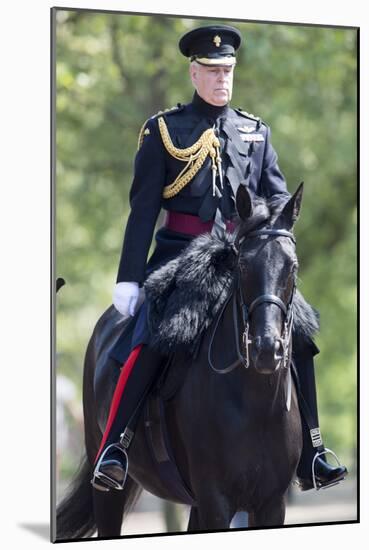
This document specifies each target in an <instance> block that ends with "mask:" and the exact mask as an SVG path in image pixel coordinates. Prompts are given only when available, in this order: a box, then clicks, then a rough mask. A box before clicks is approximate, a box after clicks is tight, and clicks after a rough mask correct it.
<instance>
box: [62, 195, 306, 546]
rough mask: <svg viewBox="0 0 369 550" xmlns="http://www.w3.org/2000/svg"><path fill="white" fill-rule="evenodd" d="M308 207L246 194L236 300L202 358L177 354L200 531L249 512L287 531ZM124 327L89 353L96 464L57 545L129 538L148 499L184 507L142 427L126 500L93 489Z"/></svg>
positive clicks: (232, 269) (175, 412)
mask: <svg viewBox="0 0 369 550" xmlns="http://www.w3.org/2000/svg"><path fill="white" fill-rule="evenodd" d="M301 198H302V185H300V187H299V188H298V190H297V191H296V193H295V194H294V195H293V196H292V197H291V199H290V200H289V201H288V202H287V204H286V205H285V206H284V207H283V208H282V207H275V206H273V204H272V203H271V201H269V203H268V201H264V200H261V199H260V200H259V199H258V200H257V201H255V200H254V201H252V200H251V198H250V195H249V193H248V192H247V190H246V189H245V188H244V187H243V186H240V187H239V191H238V193H237V197H236V206H237V210H238V213H239V217H240V225H239V227H238V230H237V233H236V237H232V239H231V238H230V237H229V239H228V240H227V242H226V246H225V245H224V246H225V248H224V250H223V252H224V253H223V255H222V258H223V260H224V262H225V263H226V264H227V269H228V273H229V274H230V281H231V282H230V286H229V289H228V290H227V293H228V296H227V299H226V300H225V301H224V300H223V303H222V307H221V308H219V307H218V309H217V312H218V313H217V314H216V315H215V316H213V318H212V321H211V323H210V326H208V327H207V328H206V330H204V331H203V334H202V338H201V344H200V345H199V348H198V351H197V353H196V356H195V358H194V359H193V360H192V361H191V362H190V363H189V361H188V357H187V356H186V354H185V353H183V354H182V353H175V355H174V358H175V360H174V363H173V364H172V366H171V368H173V369H176V368H180V366H181V365H182V367H183V364H184V362H186V363H187V367H186V368H187V373H186V377H185V380H184V382H183V384H182V385H181V387H180V388H179V390H178V391H177V393H176V394H175V396H174V397H173V398H172V399H171V400H170V401H168V403H167V404H166V410H167V420H168V429H169V434H170V437H171V443H172V447H173V451H174V455H175V459H176V462H177V465H178V468H179V471H180V473H181V475H182V478H183V479H184V480H185V482H186V483H187V486H188V487H189V488H190V490H191V492H192V494H193V496H194V499H195V501H196V505H195V506H193V507H192V508H191V513H190V518H189V523H188V530H189V531H197V530H202V531H206V530H220V529H228V528H229V526H230V523H231V520H232V518H233V516H234V514H235V513H236V512H237V511H241V510H243V511H247V512H248V513H249V526H251V527H253V526H279V525H283V523H284V517H285V497H286V493H287V490H288V488H289V486H290V484H291V481H292V480H293V478H294V475H295V471H296V467H297V464H298V461H299V458H300V454H301V449H302V435H301V419H300V412H299V407H298V401H297V394H296V389H295V385H294V383H293V379H292V383H291V368H290V365H291V356H292V340H293V336H292V333H294V332H295V331H296V330H297V329H298V328H299V324H300V329H301V330H303V317H304V312H303V309H304V304H305V305H306V302H304V300H303V298H302V297H301V295H300V294H299V293H298V291H296V274H297V257H296V251H295V239H294V236H293V234H292V228H293V225H294V223H295V221H296V219H297V216H298V214H299V210H300V205H301ZM207 238H208V239H209V243H211V242H212V241H211V239H212V237H211V236H210V235H208V236H207ZM214 238H215V237H214ZM203 243H204V240H203ZM223 244H224V243H223ZM120 319H121V318H120V315H119V314H118V313H117V312H116V310H115V309H114V307H110V308H109V309H108V310H107V311H106V312H105V313H104V314H103V315H102V317H101V318H100V319H99V321H98V323H97V325H96V327H95V329H94V332H93V334H92V337H91V339H90V342H89V344H88V348H87V352H86V357H85V367H84V380H83V404H84V417H85V444H86V452H87V457H86V458H85V460H84V462H83V464H82V466H81V469H80V472H79V474H78V475H77V477H76V479H75V481H74V483H73V485H72V487H71V491H70V493H69V495H68V496H67V497H66V498H65V499H64V501H63V502H62V503H61V504H60V505H59V507H58V511H57V540H66V539H71V538H74V539H75V538H82V537H88V536H91V535H92V534H93V533H94V532H95V531H96V529H97V531H98V536H100V537H114V536H119V535H120V532H121V526H122V521H123V517H124V515H125V513H126V512H128V511H129V509H130V508H131V507H132V505H133V504H134V502H135V501H136V499H137V497H138V495H139V493H140V491H141V490H142V488H144V489H146V490H148V491H150V492H151V493H153V494H154V495H157V496H159V497H161V498H164V499H169V500H172V499H173V496H172V495H171V493H170V491H169V490H168V489H167V487H165V486H164V485H163V483H162V482H161V480H160V479H159V478H158V476H157V474H156V472H155V470H154V468H153V462H152V458H151V456H150V453H149V452H148V449H147V445H146V439H145V433H144V431H145V428H144V420H143V418H142V417H141V418H140V420H139V422H138V425H137V429H136V433H135V438H134V440H133V442H132V444H131V447H130V450H129V475H128V477H127V482H126V485H125V487H124V490H123V491H116V490H111V491H110V492H106V493H105V492H101V491H97V490H96V489H93V487H92V486H91V484H90V480H91V477H92V472H93V463H94V459H95V456H96V454H97V452H98V449H99V445H100V441H101V437H102V432H103V428H104V425H105V422H106V419H107V413H108V410H109V403H110V400H111V398H112V394H113V391H114V386H115V384H116V381H117V375H116V376H115V379H114V376H107V378H106V380H105V381H103V382H101V384H100V386H101V387H98V388H95V387H94V377H95V371H96V369H97V368H98V366H99V365H100V364H102V363H103V362H106V360H107V354H108V352H109V350H110V349H111V347H112V345H113V344H114V343H115V342H116V340H117V338H118V336H119V334H121V331H122V327H123V325H122V322H121V320H120ZM301 327H302V328H301ZM235 353H236V360H235ZM230 363H232V364H231V365H230ZM245 367H246V368H245ZM220 372H221V373H222V375H221V374H220ZM123 534H124V532H123Z"/></svg>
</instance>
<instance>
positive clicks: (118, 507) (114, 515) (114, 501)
mask: <svg viewBox="0 0 369 550" xmlns="http://www.w3.org/2000/svg"><path fill="white" fill-rule="evenodd" d="M93 501H94V515H95V521H96V525H97V536H98V537H119V536H120V531H121V528H122V521H123V511H124V503H125V495H124V491H116V490H110V491H107V492H103V491H99V490H98V489H93Z"/></svg>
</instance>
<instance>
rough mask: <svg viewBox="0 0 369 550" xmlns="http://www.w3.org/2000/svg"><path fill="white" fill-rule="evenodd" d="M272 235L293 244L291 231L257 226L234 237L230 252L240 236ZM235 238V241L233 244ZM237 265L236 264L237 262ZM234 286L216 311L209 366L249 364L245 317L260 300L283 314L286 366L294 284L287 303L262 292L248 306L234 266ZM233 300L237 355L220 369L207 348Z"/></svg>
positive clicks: (226, 370)
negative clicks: (239, 307) (240, 329)
mask: <svg viewBox="0 0 369 550" xmlns="http://www.w3.org/2000/svg"><path fill="white" fill-rule="evenodd" d="M264 235H267V236H274V237H286V238H289V239H291V240H292V242H293V243H294V244H296V240H295V237H294V235H293V233H291V232H289V231H287V230H285V229H257V230H254V231H251V232H250V233H248V234H247V235H244V236H243V237H242V238H241V239H239V240H238V239H237V238H236V239H235V243H234V244H233V251H234V253H235V254H236V255H237V256H239V251H240V248H239V245H240V244H241V243H242V242H243V240H244V239H247V238H250V237H259V236H264ZM236 242H237V245H238V246H237V245H236ZM237 267H238V266H237ZM233 286H234V288H233V290H232V292H231V293H230V295H229V297H228V298H227V300H226V301H225V303H224V305H223V307H222V309H221V311H220V312H219V315H218V318H217V320H216V323H215V326H214V330H213V333H212V335H211V338H210V342H209V348H208V362H209V365H210V367H211V368H212V369H213V370H214V371H215V372H216V373H218V374H227V373H229V372H231V371H233V370H234V369H235V368H236V367H238V366H239V365H241V364H242V365H243V366H244V367H245V368H249V366H250V356H249V346H250V345H251V344H252V339H250V337H249V318H250V316H251V314H252V312H253V311H254V310H255V309H256V308H257V307H258V306H259V305H261V304H265V303H269V304H275V305H277V306H278V307H279V308H280V309H281V310H282V312H283V315H284V328H283V333H282V336H281V338H280V339H279V341H280V344H281V348H282V352H283V358H282V359H281V361H282V366H283V368H288V366H289V358H290V349H291V336H292V325H293V299H294V296H295V291H296V285H294V287H293V290H292V293H291V298H290V301H289V303H288V304H287V306H286V304H285V303H284V302H283V301H282V300H281V299H280V298H279V297H278V296H276V295H275V294H262V295H261V296H258V297H257V298H255V299H254V300H253V301H252V302H251V304H250V305H249V306H247V305H246V303H245V301H244V299H243V293H242V287H241V284H240V274H239V269H238V270H237V277H236V278H235V282H234V285H233ZM237 294H238V295H239V301H240V306H241V312H242V323H243V333H242V345H243V351H244V354H243V353H242V351H241V350H240V344H239V334H240V333H239V323H238V311H237ZM231 299H232V301H233V304H232V306H233V327H234V336H235V343H236V351H237V355H238V359H236V361H234V362H233V363H232V364H231V365H229V366H228V367H226V368H224V369H217V368H216V367H214V364H213V362H212V360H211V350H212V346H213V342H214V338H215V335H216V332H217V329H218V325H219V322H220V319H221V318H222V315H223V313H224V311H225V309H226V307H227V305H228V304H229V302H230V300H231Z"/></svg>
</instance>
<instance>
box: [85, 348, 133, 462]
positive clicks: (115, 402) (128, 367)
mask: <svg viewBox="0 0 369 550" xmlns="http://www.w3.org/2000/svg"><path fill="white" fill-rule="evenodd" d="M142 345H143V344H140V345H139V346H136V347H135V348H134V349H133V350H132V351H131V353H130V355H129V357H128V359H127V361H126V362H125V363H124V366H123V368H122V370H121V373H120V375H119V379H118V383H117V385H116V388H115V391H114V395H113V399H112V402H111V405H110V411H109V417H108V421H107V423H106V427H105V432H104V435H103V438H102V440H101V444H100V449H99V452H98V453H97V456H96V459H95V463H96V462H97V460H98V458H99V456H100V453H101V452H102V450H103V448H104V446H105V443H106V440H107V439H108V436H109V432H110V430H111V427H112V425H113V422H114V420H115V417H116V415H117V412H118V408H119V404H120V400H121V398H122V395H123V392H124V388H125V387H126V384H127V380H128V378H129V375H130V374H131V372H132V369H133V367H134V365H135V363H136V359H137V357H138V356H139V353H140V351H141V348H142Z"/></svg>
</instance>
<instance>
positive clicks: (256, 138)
mask: <svg viewBox="0 0 369 550" xmlns="http://www.w3.org/2000/svg"><path fill="white" fill-rule="evenodd" d="M240 44H241V34H240V32H239V31H238V30H237V29H235V28H233V27H230V26H223V25H218V26H207V27H200V28H197V29H194V30H192V31H190V32H188V33H186V34H185V35H184V36H183V37H182V38H181V40H180V42H179V49H180V51H181V53H182V54H183V55H185V56H186V57H188V58H189V59H190V76H191V80H192V83H193V85H194V88H195V90H196V91H195V93H194V96H193V99H192V102H191V103H189V104H188V105H178V106H177V107H176V108H173V109H170V110H167V111H164V112H161V113H159V114H158V115H155V116H153V117H151V118H150V119H149V120H148V121H146V123H145V124H144V125H143V128H142V130H141V132H140V136H139V146H138V152H137V155H136V159H135V171H134V179H133V183H132V188H131V192H130V204H131V212H130V216H129V219H128V223H127V227H126V231H125V237H124V243H123V249H122V255H121V260H120V265H119V270H118V277H117V284H116V286H115V288H114V294H113V302H114V305H115V307H116V309H117V310H118V311H119V312H120V313H121V314H122V315H125V316H127V315H131V316H132V321H131V322H130V325H129V327H128V328H127V330H126V331H125V332H124V334H123V335H122V338H121V340H120V342H119V345H118V346H116V348H115V349H114V350H113V352H112V353H111V357H112V358H113V359H115V360H117V361H119V362H120V364H123V363H124V368H123V369H122V371H121V375H120V379H119V381H118V384H117V387H116V390H115V394H114V396H113V401H112V404H111V409H110V414H109V418H108V422H107V426H106V429H105V433H104V436H103V439H102V442H101V446H100V450H99V452H98V455H97V457H96V463H95V464H96V466H95V471H94V477H93V479H92V483H93V485H94V487H96V488H97V489H101V490H107V489H110V488H115V489H122V488H123V486H124V481H125V478H126V470H127V462H126V455H125V453H124V452H123V451H122V449H123V447H122V446H121V444H122V439H121V436H122V434H123V432H124V429H125V427H126V426H127V423H128V421H129V419H130V417H131V415H132V414H133V412H134V411H135V410H136V408H137V405H138V403H139V402H140V399H141V397H142V395H144V394H145V392H146V390H147V388H149V387H150V385H151V384H152V383H153V381H154V380H155V378H156V377H157V375H158V373H159V372H160V369H161V368H162V364H163V357H162V356H161V355H160V354H159V353H158V352H157V351H154V350H153V349H148V346H147V342H148V329H147V321H146V315H147V311H146V304H145V302H143V303H142V295H141V291H140V286H142V283H143V282H144V281H145V279H146V277H147V276H148V275H149V274H150V273H151V272H152V271H153V270H154V269H157V268H158V267H159V266H161V265H163V264H164V263H166V262H168V261H169V260H171V259H173V258H175V257H176V256H178V254H180V252H181V251H182V250H183V249H184V248H185V247H186V246H187V245H188V243H189V242H190V241H191V240H192V239H193V238H194V237H196V236H197V235H200V234H201V233H205V232H209V231H214V230H218V229H219V228H223V229H224V228H226V229H228V230H231V231H232V229H233V227H234V220H235V218H236V216H237V214H236V209H235V196H236V192H237V188H238V186H239V185H245V186H247V188H248V189H249V191H250V193H251V194H253V195H258V196H262V197H265V198H267V199H268V200H271V201H273V202H276V203H285V202H286V201H287V200H288V199H289V197H290V194H289V192H288V190H287V186H286V182H285V179H284V177H283V175H282V173H281V171H280V168H279V166H278V163H277V155H276V152H275V151H274V149H273V146H272V144H271V141H270V129H269V128H268V126H266V124H264V122H262V121H261V120H260V119H259V118H258V117H255V116H254V115H251V114H248V113H247V112H245V111H242V110H240V109H233V108H231V107H230V105H229V104H230V100H231V97H232V87H233V75H234V68H235V64H236V57H235V52H236V50H237V49H238V47H239V46H240ZM162 208H163V209H164V210H165V211H166V218H165V222H164V225H163V227H161V228H160V229H159V230H158V231H157V233H156V235H155V240H156V248H155V250H154V252H153V255H152V256H151V258H150V260H149V262H148V263H147V256H148V251H149V248H150V244H151V241H152V237H153V232H154V228H155V224H156V221H157V218H158V215H159V212H160V210H161V209H162ZM295 349H296V350H297V351H294V353H295V362H296V365H297V370H298V374H299V380H300V385H301V394H300V398H301V404H300V409H301V411H302V418H303V442H304V445H303V453H302V458H301V461H300V464H299V467H298V470H297V475H298V479H299V481H300V486H301V488H302V489H303V490H306V489H310V488H312V487H313V486H314V485H315V484H317V486H319V487H320V486H325V487H326V486H330V485H332V484H334V483H336V482H338V481H340V480H342V479H343V478H344V477H345V475H346V474H347V470H346V468H345V467H344V466H341V465H338V466H337V467H333V466H331V465H329V464H328V462H327V461H326V460H325V448H324V446H323V442H322V439H321V435H320V430H319V424H318V413H317V403H316V389H315V379H314V365H313V356H314V355H315V354H316V353H317V352H318V350H317V348H316V346H315V344H314V342H311V343H310V345H307V344H306V343H305V344H304V345H302V344H300V343H299V342H296V343H295V342H294V350H295ZM302 401H303V402H304V404H305V405H304V407H302ZM317 452H318V454H317ZM313 461H314V472H315V480H313V476H312V463H313Z"/></svg>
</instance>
